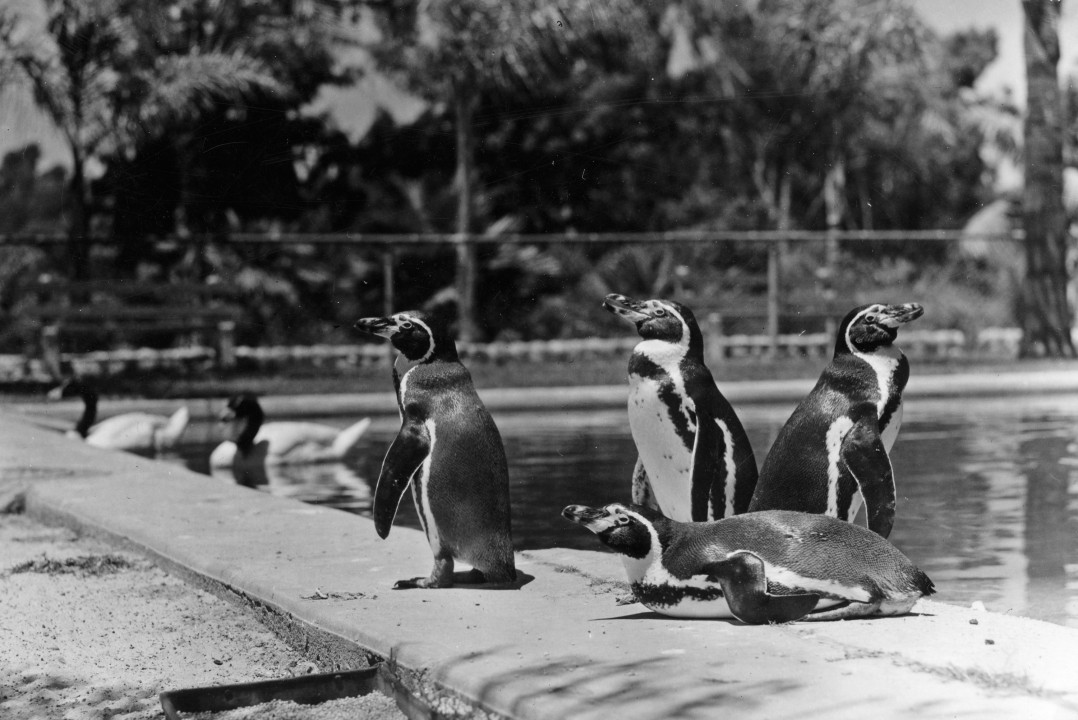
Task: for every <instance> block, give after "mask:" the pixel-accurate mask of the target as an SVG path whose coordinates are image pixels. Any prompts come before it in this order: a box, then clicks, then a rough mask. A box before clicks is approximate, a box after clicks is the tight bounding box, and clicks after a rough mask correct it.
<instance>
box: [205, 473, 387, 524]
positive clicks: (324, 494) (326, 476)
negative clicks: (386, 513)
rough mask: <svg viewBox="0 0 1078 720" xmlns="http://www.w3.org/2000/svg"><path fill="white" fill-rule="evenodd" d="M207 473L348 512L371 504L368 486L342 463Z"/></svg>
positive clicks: (360, 511) (245, 485)
mask: <svg viewBox="0 0 1078 720" xmlns="http://www.w3.org/2000/svg"><path fill="white" fill-rule="evenodd" d="M209 473H210V475H212V476H213V477H215V478H217V479H219V480H223V481H225V482H234V483H236V484H237V485H242V486H244V487H249V488H255V489H257V490H265V491H267V492H269V493H271V494H273V495H280V496H281V497H290V498H293V499H295V500H300V501H302V502H306V503H312V504H316V505H330V506H332V507H336V508H340V509H342V510H349V511H351V512H358V513H369V512H370V510H371V504H372V502H373V496H372V495H371V484H370V483H369V482H367V481H366V480H364V479H363V478H362V477H360V476H359V474H358V473H357V472H356V471H355V470H353V469H352V468H350V467H349V466H347V465H345V464H344V463H343V462H330V463H316V464H311V465H243V466H235V467H231V468H210V469H209Z"/></svg>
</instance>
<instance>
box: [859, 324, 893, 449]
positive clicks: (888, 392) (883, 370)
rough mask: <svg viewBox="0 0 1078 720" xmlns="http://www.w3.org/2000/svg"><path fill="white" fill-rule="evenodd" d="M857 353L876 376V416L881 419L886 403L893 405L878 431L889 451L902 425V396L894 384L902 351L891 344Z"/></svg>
mask: <svg viewBox="0 0 1078 720" xmlns="http://www.w3.org/2000/svg"><path fill="white" fill-rule="evenodd" d="M857 355H858V357H860V358H861V359H862V360H864V361H865V362H866V363H867V364H868V366H869V367H870V368H871V369H872V372H873V374H874V375H875V377H876V387H877V392H878V399H877V400H876V417H877V418H881V419H882V418H883V415H884V412H885V408H886V407H887V405H888V403H892V404H893V405H894V410H893V412H892V413H891V417H890V418H889V419H888V422H887V425H886V427H884V428H883V431H882V432H881V433H880V435H881V438H882V440H883V446H884V448H886V449H887V452H890V451H891V447H892V446H893V445H894V444H895V439H896V438H897V437H898V431H899V429H900V428H901V427H902V396H901V390H899V388H898V387H896V385H895V372H896V371H897V370H898V366H899V363H900V362H901V360H902V352H901V351H900V350H899V349H898V348H896V347H894V346H893V345H892V346H888V347H885V348H879V349H878V350H876V351H874V352H871V353H858V354H857Z"/></svg>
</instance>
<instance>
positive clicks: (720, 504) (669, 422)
mask: <svg viewBox="0 0 1078 720" xmlns="http://www.w3.org/2000/svg"><path fill="white" fill-rule="evenodd" d="M603 307H605V308H606V309H607V310H609V311H610V312H612V313H614V314H615V315H618V316H619V317H621V318H623V319H625V320H627V321H629V322H631V323H632V324H633V325H635V326H636V330H637V332H638V333H639V334H640V337H641V338H642V341H641V342H640V343H639V344H638V345H637V346H636V347H635V348H634V349H633V354H632V355H631V356H630V358H629V427H630V428H631V430H632V433H633V441H634V442H635V443H636V447H637V451H638V452H639V459H638V460H637V462H636V469H635V470H634V472H633V490H632V498H633V502H635V503H638V504H641V505H649V506H652V507H658V508H659V509H661V510H662V512H663V513H665V514H666V515H667V516H668V517H671V518H674V519H675V520H684V521H689V520H696V521H704V520H714V519H717V518H722V517H729V516H731V515H735V514H738V513H743V512H745V510H746V509H748V505H749V501H750V500H751V499H752V492H753V489H754V488H755V486H756V458H755V456H754V455H753V453H752V446H751V445H750V444H749V438H748V435H746V434H745V428H744V427H743V426H742V425H741V421H740V420H739V419H738V417H737V413H735V412H734V409H733V407H732V406H731V405H730V403H729V402H728V401H727V400H726V398H725V397H723V394H722V393H721V392H719V389H718V387H716V385H715V379H714V378H713V377H712V376H711V371H710V370H708V368H707V365H705V364H704V339H703V336H702V335H701V333H700V327H699V326H698V325H697V323H696V318H695V317H693V313H692V310H690V309H689V308H688V307H686V306H684V305H682V304H681V303H677V302H673V301H672V300H634V299H632V298H629V297H626V296H624V295H607V296H606V299H605V300H604V301H603Z"/></svg>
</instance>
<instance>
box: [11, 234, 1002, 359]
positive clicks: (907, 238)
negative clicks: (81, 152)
mask: <svg viewBox="0 0 1078 720" xmlns="http://www.w3.org/2000/svg"><path fill="white" fill-rule="evenodd" d="M1022 238H1023V234H1022V232H1021V231H1020V230H1016V231H1014V232H1007V233H980V234H971V233H967V232H962V231H958V230H915V231H899V230H886V231H860V230H859V231H845V230H830V231H802V230H782V231H780V230H758V231H721V230H708V231H704V230H692V231H669V232H610V233H557V234H527V233H500V234H470V235H468V234H455V233H453V234H436V233H413V234H396V233H392V234H391V233H292V232H267V233H230V234H227V235H213V236H211V235H196V236H191V237H186V238H182V239H181V238H163V239H160V240H158V241H156V242H158V243H164V244H172V245H182V244H187V245H191V246H199V245H201V246H208V245H211V244H224V245H230V246H234V247H261V248H286V247H290V248H298V247H326V248H331V247H337V248H347V249H352V250H354V249H360V250H362V251H364V252H365V254H369V255H371V256H372V257H375V258H377V262H378V263H379V264H380V267H381V273H380V274H381V283H382V287H381V297H382V308H383V311H384V312H385V313H386V314H390V313H392V312H394V311H396V310H398V309H399V308H397V296H398V287H397V274H398V261H399V260H400V258H401V257H402V256H404V255H406V254H407V253H409V252H413V251H415V250H417V249H419V248H423V247H428V248H443V249H444V248H447V247H452V248H456V247H459V246H461V245H476V246H491V245H497V246H507V247H511V246H518V247H519V246H540V247H546V248H551V247H559V246H560V247H566V246H572V247H576V248H589V247H594V248H597V249H600V250H601V249H602V248H610V247H614V246H618V245H624V246H645V247H652V248H656V247H664V248H683V249H687V248H704V247H707V246H709V245H716V244H722V243H725V244H729V245H736V246H738V247H746V248H750V249H751V252H753V253H756V254H758V255H763V256H764V257H765V258H766V259H764V260H763V262H762V263H756V264H757V265H758V266H762V267H763V272H762V273H761V277H759V278H757V282H756V287H757V288H759V289H762V292H752V293H749V294H747V295H746V296H745V297H744V298H742V301H741V302H739V303H733V304H731V303H724V302H720V301H716V300H715V298H713V297H708V296H707V295H706V293H699V294H698V295H697V296H696V297H695V298H694V300H695V305H694V306H693V307H694V310H696V311H697V317H698V319H699V320H700V321H701V325H702V326H704V327H705V330H706V331H707V332H708V333H709V335H710V336H713V337H715V338H717V340H716V341H715V350H714V351H713V352H717V353H720V354H721V355H722V356H724V357H725V356H729V355H734V354H737V353H738V352H741V351H744V350H745V349H746V348H749V349H750V350H749V351H750V352H751V353H754V354H756V353H758V354H761V355H764V356H769V357H775V356H777V355H778V354H779V353H780V350H782V349H784V348H785V349H786V350H789V349H790V348H791V347H798V348H803V349H805V351H807V352H815V351H817V350H818V349H819V348H818V346H819V347H822V348H823V349H824V350H826V348H827V346H828V345H830V344H831V343H832V342H833V331H834V327H835V324H836V323H837V321H838V319H840V318H841V316H842V314H844V313H845V311H846V310H848V309H849V307H847V305H850V303H849V301H848V296H849V295H850V293H849V292H848V290H849V288H844V287H839V286H838V284H839V283H840V282H841V280H840V279H839V273H838V272H837V268H838V266H839V265H840V264H841V263H842V261H843V257H844V255H845V254H848V253H850V252H857V251H858V250H864V249H865V248H870V249H871V248H878V247H883V246H884V245H890V246H891V247H895V246H896V245H897V246H900V247H903V248H907V249H908V248H910V247H911V246H914V245H929V246H935V247H939V246H954V245H956V244H958V243H963V242H967V243H968V242H977V243H982V244H984V243H987V244H988V245H997V244H998V245H1004V246H1012V247H1013V246H1014V245H1015V244H1018V243H1021V241H1022ZM124 240H125V239H123V238H118V237H113V236H109V237H105V236H102V237H92V238H89V239H88V242H89V243H90V244H91V245H93V246H99V247H103V248H108V247H115V246H118V245H121V244H122V243H123V242H124ZM69 242H71V240H70V239H69V238H68V237H67V236H66V235H62V234H18V235H0V248H5V247H39V248H48V249H51V250H52V251H53V252H54V253H55V252H56V251H57V250H59V251H60V252H62V250H63V248H62V246H63V245H65V244H67V243H69ZM142 242H146V241H145V240H143V241H142ZM808 247H812V248H814V251H819V252H818V255H819V257H818V258H814V259H813V260H812V263H813V273H814V275H815V277H814V279H813V282H812V283H811V284H812V285H813V288H814V291H813V293H812V295H813V296H812V297H807V296H806V295H805V294H804V293H802V294H800V295H797V294H796V293H795V294H794V295H791V292H792V291H793V290H794V289H795V288H798V287H801V286H804V285H805V278H803V277H800V276H799V275H800V274H803V271H804V268H803V267H800V268H793V269H791V268H789V267H788V264H789V262H790V260H791V258H792V257H793V256H794V255H796V254H797V253H798V252H800V251H802V250H803V249H804V248H808ZM100 280H101V279H99V281H100ZM105 280H107V279H105ZM791 318H796V319H799V320H803V321H806V322H807V321H810V320H811V321H819V324H821V325H822V327H820V328H819V330H818V331H817V332H810V333H807V334H806V333H805V332H801V333H799V334H797V333H795V334H790V333H784V332H783V326H784V323H786V324H787V325H788V324H789V320H790V319H791ZM42 325H43V333H42V337H43V338H45V341H44V345H45V347H50V346H49V343H50V342H52V343H53V346H52V349H51V351H50V352H52V353H55V354H56V358H54V361H58V358H59V354H60V350H59V348H58V347H56V346H55V340H49V337H50V335H49V333H50V332H51V333H52V334H53V336H55V334H56V331H55V327H54V328H53V329H52V330H49V329H48V328H47V327H44V326H47V325H49V323H48V322H47V319H43V320H42ZM53 325H55V323H53ZM225 327H226V325H224V324H221V325H220V327H219V329H222V332H225V330H224V328H225ZM745 328H748V329H749V330H750V332H745ZM937 334H938V333H937ZM940 337H941V338H942V337H943V336H942V335H941V336H940ZM948 337H951V340H949V341H948V342H951V343H952V344H953V342H961V340H955V338H954V333H951V335H949V336H948ZM926 342H928V341H926ZM966 342H967V343H968V342H969V340H968V339H967V341H966ZM933 343H935V345H940V344H941V343H943V341H942V340H939V339H938V338H937V339H936V340H934V341H932V342H928V345H933ZM556 344H557V343H555V345H556ZM561 344H562V345H564V344H565V343H564V341H562V343H561ZM943 344H946V343H943ZM502 346H505V347H502ZM518 346H519V347H518ZM468 347H469V350H468V351H469V352H471V353H475V354H478V355H489V356H497V355H499V354H500V353H501V354H504V353H506V352H511V353H516V352H526V353H529V354H535V353H536V352H538V351H537V350H536V349H535V346H534V344H529V345H528V346H527V349H521V348H522V347H524V346H523V345H521V343H516V344H513V343H501V344H500V345H499V344H495V345H493V346H491V348H486V347H485V346H484V345H483V344H475V343H470V344H469V345H468ZM507 347H508V348H516V350H507V349H506V348H507ZM559 347H560V346H559ZM589 347H590V346H589ZM345 350H346V349H345V348H341V349H339V350H337V351H333V350H322V351H320V352H321V353H322V354H324V355H327V356H330V355H332V356H342V357H347V358H351V360H350V361H358V360H357V358H366V356H367V355H368V354H370V353H369V352H368V351H362V352H345ZM560 351H561V350H559V352H560ZM127 352H128V354H130V353H131V351H130V350H128V351H127ZM215 352H216V354H217V357H218V362H219V363H220V364H223V365H229V364H231V363H234V362H235V361H236V358H237V357H243V356H247V357H261V356H263V355H267V353H269V355H267V356H272V355H274V352H275V351H272V350H267V349H265V348H263V349H261V350H259V349H257V348H252V347H239V348H237V347H236V345H235V343H234V341H233V340H232V339H231V338H227V337H220V338H219V339H218V342H217V343H216V349H215ZM938 352H939V353H945V352H946V351H945V350H938ZM342 353H343V355H342ZM27 354H32V353H31V352H29V350H28V353H27ZM173 354H175V353H173ZM278 354H279V353H278ZM293 354H295V355H311V353H309V352H307V353H304V352H300V351H299V350H297V351H295V352H294V353H293ZM316 354H317V353H316ZM141 357H142V360H141V362H148V361H147V359H146V356H145V353H143V355H142V356H141ZM363 361H364V362H365V361H366V360H363ZM50 364H51V363H50Z"/></svg>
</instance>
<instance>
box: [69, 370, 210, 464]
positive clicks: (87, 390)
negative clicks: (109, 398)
mask: <svg viewBox="0 0 1078 720" xmlns="http://www.w3.org/2000/svg"><path fill="white" fill-rule="evenodd" d="M74 396H78V397H81V398H82V403H83V409H82V417H80V418H79V421H78V422H77V423H76V424H75V428H74V429H73V430H69V431H68V432H67V435H68V437H74V438H81V439H83V440H85V441H86V444H87V445H92V446H94V447H99V448H105V449H108V450H126V451H128V452H136V453H158V452H161V451H162V450H168V449H170V448H172V447H173V446H174V445H175V444H176V443H177V442H178V441H179V439H180V437H181V436H182V435H183V432H184V430H186V429H187V423H188V422H190V420H191V413H190V411H188V409H187V407H186V406H183V407H181V408H180V409H179V410H177V411H176V412H174V413H172V415H170V416H167V417H166V416H165V415H152V414H150V413H143V412H129V413H123V414H122V415H114V416H112V417H110V418H106V419H105V420H102V421H101V422H99V423H96V424H95V423H94V421H95V420H96V419H97V389H96V388H94V386H93V385H92V384H91V383H90V382H89V381H87V380H81V379H78V378H76V379H74V380H69V381H67V382H65V383H63V384H62V385H60V386H59V387H56V388H53V389H52V390H50V391H49V394H48V398H49V399H50V400H59V399H60V398H67V397H74Z"/></svg>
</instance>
